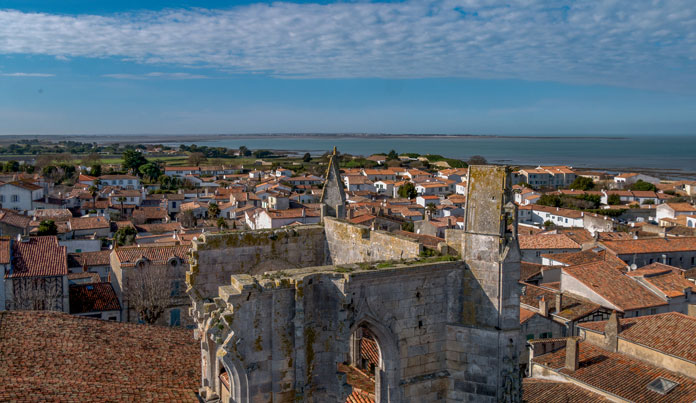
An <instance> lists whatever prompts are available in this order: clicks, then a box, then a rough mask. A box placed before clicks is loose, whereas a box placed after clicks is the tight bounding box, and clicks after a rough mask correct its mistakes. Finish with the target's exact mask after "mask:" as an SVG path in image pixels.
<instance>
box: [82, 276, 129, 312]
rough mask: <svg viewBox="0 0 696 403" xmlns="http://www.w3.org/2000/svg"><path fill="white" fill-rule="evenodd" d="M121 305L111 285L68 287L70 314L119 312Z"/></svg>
mask: <svg viewBox="0 0 696 403" xmlns="http://www.w3.org/2000/svg"><path fill="white" fill-rule="evenodd" d="M119 310H121V304H119V302H118V296H117V295H116V291H114V287H113V286H112V285H111V283H93V284H74V285H71V286H70V313H71V314H77V313H88V312H102V311H119Z"/></svg>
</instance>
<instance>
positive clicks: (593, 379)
mask: <svg viewBox="0 0 696 403" xmlns="http://www.w3.org/2000/svg"><path fill="white" fill-rule="evenodd" d="M660 333H661V332H660ZM565 355H566V349H565V347H563V348H560V349H559V350H557V351H554V352H552V353H549V354H544V355H541V356H538V357H535V358H534V359H533V362H534V363H536V364H540V365H543V366H545V367H547V368H550V369H551V370H553V371H555V372H558V373H560V374H562V375H565V376H567V377H569V378H572V379H575V380H578V381H580V382H582V383H585V384H587V385H589V386H591V387H593V388H596V389H599V390H602V391H606V392H609V393H611V394H614V395H616V396H619V397H621V398H622V399H625V400H627V401H633V402H692V401H694V400H696V380H694V379H692V378H688V377H686V376H682V375H679V374H677V373H676V372H672V371H669V370H666V369H663V368H661V367H657V366H655V365H651V364H648V363H646V362H644V361H640V360H637V359H634V358H631V357H629V356H628V355H626V354H621V353H612V352H610V351H607V350H604V349H602V348H599V347H596V346H593V345H591V344H590V343H588V342H582V343H580V346H579V362H580V365H579V368H578V370H577V371H569V370H568V369H566V368H565V359H566V357H565ZM657 377H663V378H666V379H669V380H671V381H674V382H677V383H678V385H677V386H676V387H675V388H674V389H672V390H671V391H670V392H669V393H667V394H666V395H661V394H659V393H657V392H653V391H651V390H650V389H648V388H647V387H646V386H647V385H648V383H650V382H651V381H653V380H654V379H655V378H657Z"/></svg>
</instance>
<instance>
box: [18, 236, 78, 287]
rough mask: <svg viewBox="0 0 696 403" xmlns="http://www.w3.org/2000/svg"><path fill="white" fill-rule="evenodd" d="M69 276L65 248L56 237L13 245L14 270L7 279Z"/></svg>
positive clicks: (42, 237) (41, 237) (34, 239)
mask: <svg viewBox="0 0 696 403" xmlns="http://www.w3.org/2000/svg"><path fill="white" fill-rule="evenodd" d="M67 274H68V259H67V253H66V249H65V246H60V245H59V244H58V238H56V237H55V236H38V237H31V238H29V239H28V240H27V241H19V242H13V243H12V270H10V271H7V272H6V273H5V278H14V277H48V276H65V275H67Z"/></svg>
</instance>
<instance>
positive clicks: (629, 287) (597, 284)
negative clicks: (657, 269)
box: [562, 262, 667, 312]
mask: <svg viewBox="0 0 696 403" xmlns="http://www.w3.org/2000/svg"><path fill="white" fill-rule="evenodd" d="M562 270H563V272H564V273H566V274H568V275H569V276H571V277H573V278H575V279H576V280H578V281H580V282H581V283H583V284H584V285H585V286H587V287H588V288H589V289H591V290H592V291H594V292H595V293H597V294H598V295H600V296H601V297H602V298H604V299H605V300H607V301H609V303H611V304H613V305H614V306H616V307H617V308H618V309H620V310H622V311H624V312H625V311H626V310H631V309H639V308H647V307H655V306H661V305H667V302H666V301H664V300H663V299H661V298H659V297H658V296H657V295H655V294H653V293H652V292H650V291H648V290H647V289H646V288H645V287H644V286H642V285H640V284H638V282H637V281H635V280H633V279H631V278H630V277H628V276H626V275H624V274H622V273H621V272H620V271H618V270H616V268H615V267H613V266H612V265H611V264H609V263H607V262H595V263H587V264H583V265H578V266H570V267H564V268H563V269H562Z"/></svg>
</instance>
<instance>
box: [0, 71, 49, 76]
mask: <svg viewBox="0 0 696 403" xmlns="http://www.w3.org/2000/svg"><path fill="white" fill-rule="evenodd" d="M55 76H56V75H55V74H49V73H21V72H20V73H2V72H0V77H55Z"/></svg>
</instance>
